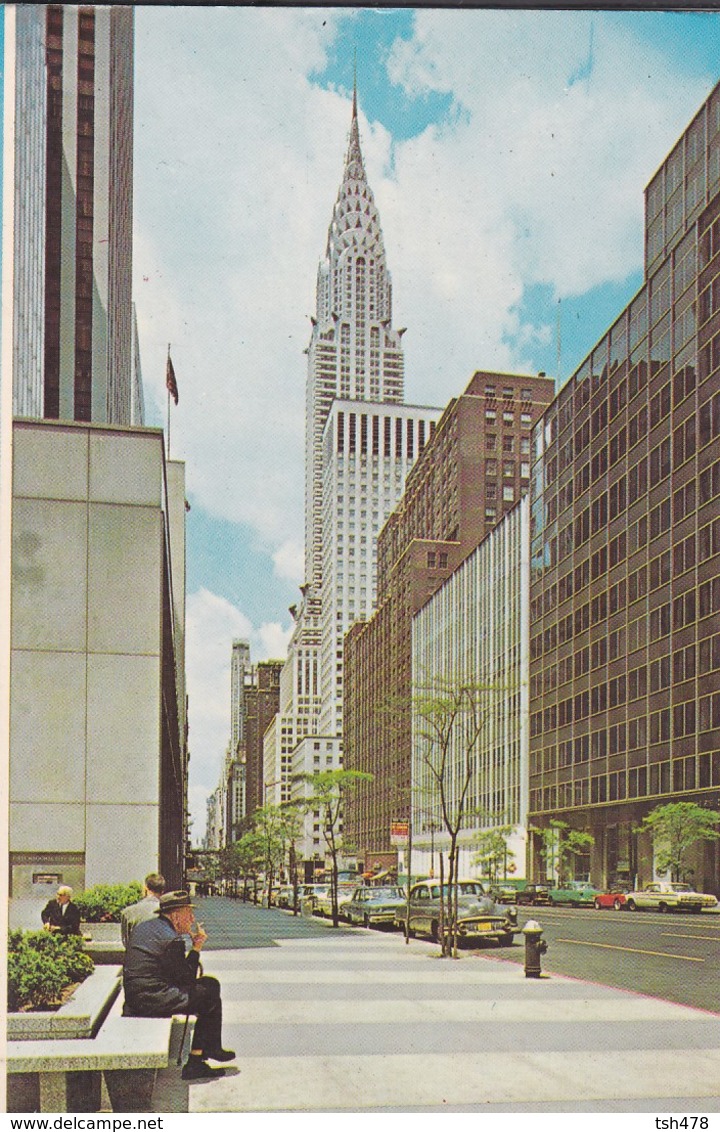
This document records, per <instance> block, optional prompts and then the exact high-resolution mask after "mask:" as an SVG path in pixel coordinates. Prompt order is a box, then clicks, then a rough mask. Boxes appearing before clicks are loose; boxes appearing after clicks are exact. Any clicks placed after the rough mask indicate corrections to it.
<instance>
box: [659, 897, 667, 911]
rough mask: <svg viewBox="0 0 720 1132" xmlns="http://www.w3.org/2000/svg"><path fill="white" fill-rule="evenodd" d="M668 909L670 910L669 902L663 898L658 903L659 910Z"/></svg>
mask: <svg viewBox="0 0 720 1132" xmlns="http://www.w3.org/2000/svg"><path fill="white" fill-rule="evenodd" d="M667 910H668V906H667V904H666V903H665V901H664V900H661V901H660V903H659V904H658V912H667Z"/></svg>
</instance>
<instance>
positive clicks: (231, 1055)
mask: <svg viewBox="0 0 720 1132" xmlns="http://www.w3.org/2000/svg"><path fill="white" fill-rule="evenodd" d="M203 1056H204V1057H209V1058H210V1060H211V1061H234V1060H235V1050H234V1049H217V1050H209V1049H208V1050H205V1052H204V1054H203Z"/></svg>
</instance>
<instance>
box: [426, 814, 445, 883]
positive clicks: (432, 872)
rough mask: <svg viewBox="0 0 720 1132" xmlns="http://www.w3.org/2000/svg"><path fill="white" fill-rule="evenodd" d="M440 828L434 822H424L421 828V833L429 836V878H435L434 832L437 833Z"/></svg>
mask: <svg viewBox="0 0 720 1132" xmlns="http://www.w3.org/2000/svg"><path fill="white" fill-rule="evenodd" d="M441 828H442V827H441V826H439V825H438V824H437V823H436V822H434V821H430V822H425V824H424V826H423V833H429V834H430V876H431V877H434V876H435V833H436V831H439V830H440V829H441Z"/></svg>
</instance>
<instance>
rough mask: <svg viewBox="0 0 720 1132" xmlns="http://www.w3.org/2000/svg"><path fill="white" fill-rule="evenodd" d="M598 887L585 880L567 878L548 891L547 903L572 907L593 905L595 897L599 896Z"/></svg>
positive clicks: (589, 906)
mask: <svg viewBox="0 0 720 1132" xmlns="http://www.w3.org/2000/svg"><path fill="white" fill-rule="evenodd" d="M601 895H602V893H601V892H600V889H599V888H593V886H592V885H591V884H588V882H587V881H585V880H569V881H568V882H567V884H563V885H558V886H557V887H556V888H551V889H550V890H549V892H548V903H549V904H570V905H571V906H572V907H573V908H582V907H588V908H591V907H593V905H594V903H595V897H596V896H601Z"/></svg>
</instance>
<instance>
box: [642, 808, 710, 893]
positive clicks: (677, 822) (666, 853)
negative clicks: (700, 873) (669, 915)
mask: <svg viewBox="0 0 720 1132" xmlns="http://www.w3.org/2000/svg"><path fill="white" fill-rule="evenodd" d="M718 825H720V813H718V812H717V811H715V810H706V809H705V808H704V807H703V806H698V805H697V804H696V803H695V802H668V803H666V804H665V805H664V806H656V807H655V809H654V810H651V811H650V813H649V814H646V815H645V817H644V818H643V820H642V824H641V825H640V826H639V827H638V830H637V832H638V833H645V832H649V833H650V836H651V837H652V842H653V849H654V852H655V867H656V868H657V870H658V872H661V873H665V872H669V873H670V875H671V877H672V879H673V880H676V881H677V880H683V879H684V878H685V876H686V875H687V872H688V865H687V856H688V851H689V850H690V848H691V847H692V846H693V845H695V844H696V843H697V842H698V841H717V840H718V838H720V832H718V829H717V827H718Z"/></svg>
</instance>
